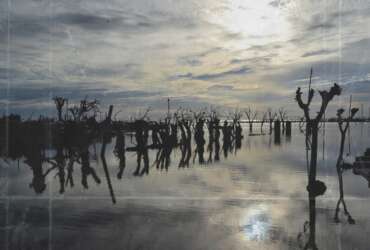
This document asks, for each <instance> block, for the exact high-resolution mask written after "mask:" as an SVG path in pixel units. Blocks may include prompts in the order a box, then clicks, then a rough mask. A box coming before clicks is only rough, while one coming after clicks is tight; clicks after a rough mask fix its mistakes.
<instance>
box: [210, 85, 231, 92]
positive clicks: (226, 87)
mask: <svg viewBox="0 0 370 250" xmlns="http://www.w3.org/2000/svg"><path fill="white" fill-rule="evenodd" d="M233 89H234V86H231V85H223V84H216V85H212V86H210V87H208V90H209V91H212V90H215V91H231V90H233Z"/></svg>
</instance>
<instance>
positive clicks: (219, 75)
mask: <svg viewBox="0 0 370 250" xmlns="http://www.w3.org/2000/svg"><path fill="white" fill-rule="evenodd" d="M251 71H252V70H251V69H250V68H248V67H246V66H242V67H240V68H236V69H230V70H226V71H222V72H218V73H207V74H200V75H193V74H192V73H186V74H180V75H177V78H188V79H192V80H202V81H209V80H216V79H219V78H224V77H228V76H237V75H245V74H248V73H250V72H251Z"/></svg>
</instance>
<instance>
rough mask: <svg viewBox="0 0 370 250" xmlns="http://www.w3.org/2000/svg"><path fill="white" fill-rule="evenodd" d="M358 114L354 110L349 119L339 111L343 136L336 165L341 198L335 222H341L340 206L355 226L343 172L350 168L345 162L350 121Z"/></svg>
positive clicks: (338, 116)
mask: <svg viewBox="0 0 370 250" xmlns="http://www.w3.org/2000/svg"><path fill="white" fill-rule="evenodd" d="M357 112H358V109H357V108H352V109H351V110H350V113H349V114H348V117H347V118H343V116H342V115H343V113H344V109H338V111H337V118H338V127H339V131H340V135H341V139H340V147H339V154H338V159H337V163H336V169H337V174H338V185H339V198H338V202H337V206H336V209H335V215H334V221H335V222H337V223H338V222H339V216H338V214H339V211H340V204H342V206H343V210H344V214H345V215H346V216H347V220H348V223H350V224H355V220H354V219H353V218H352V216H351V214H350V212H349V211H348V209H347V205H346V202H345V200H344V191H343V171H344V170H345V169H346V168H348V166H346V163H345V162H344V160H343V153H344V144H345V141H346V134H347V130H348V129H349V123H350V120H352V119H353V118H354V116H355V115H356V113H357Z"/></svg>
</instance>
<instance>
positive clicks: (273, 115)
mask: <svg viewBox="0 0 370 250" xmlns="http://www.w3.org/2000/svg"><path fill="white" fill-rule="evenodd" d="M276 116H277V114H276V112H273V111H272V108H268V109H267V117H268V121H269V125H270V135H271V134H272V124H273V122H274V120H275V118H276Z"/></svg>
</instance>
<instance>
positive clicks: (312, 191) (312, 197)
mask: <svg viewBox="0 0 370 250" xmlns="http://www.w3.org/2000/svg"><path fill="white" fill-rule="evenodd" d="M311 79H312V70H311V76H310V83H309V88H308V100H307V102H306V103H304V102H303V100H302V91H301V88H299V87H298V88H297V91H296V97H295V99H296V101H297V103H298V106H299V107H300V108H301V109H302V110H303V112H304V116H305V120H306V124H307V125H306V141H308V137H310V139H311V157H310V161H309V164H308V165H309V169H308V185H307V191H308V198H309V207H310V211H313V210H315V208H316V197H317V196H319V195H323V194H324V193H325V191H326V186H325V184H324V183H323V182H321V181H318V180H316V167H317V147H318V130H319V123H320V121H321V119H322V117H323V115H324V113H325V111H326V108H327V106H328V104H329V102H330V101H331V100H332V99H333V98H334V97H335V96H336V95H338V96H339V95H340V94H341V88H340V87H339V85H337V84H336V83H334V85H333V87H331V88H330V90H329V91H326V90H323V91H319V94H320V96H321V107H320V110H319V112H318V113H317V115H316V117H315V118H311V116H310V105H311V102H312V99H313V97H314V95H315V90H313V89H311ZM315 214H316V213H311V212H310V218H309V228H310V233H309V235H310V238H309V240H308V243H307V244H306V246H305V248H304V249H308V248H312V249H317V247H316V244H315V234H316V215H315Z"/></svg>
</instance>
